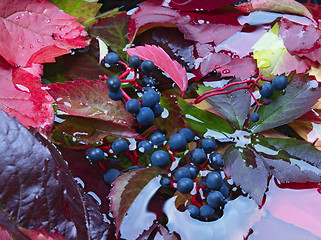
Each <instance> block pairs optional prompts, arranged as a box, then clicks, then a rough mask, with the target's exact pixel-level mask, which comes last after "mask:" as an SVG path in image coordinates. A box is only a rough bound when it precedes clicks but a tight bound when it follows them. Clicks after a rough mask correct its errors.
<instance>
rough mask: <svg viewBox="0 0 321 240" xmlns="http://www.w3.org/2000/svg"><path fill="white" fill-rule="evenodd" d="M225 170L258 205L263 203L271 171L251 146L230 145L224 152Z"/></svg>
mask: <svg viewBox="0 0 321 240" xmlns="http://www.w3.org/2000/svg"><path fill="white" fill-rule="evenodd" d="M224 161H225V163H224V166H225V168H224V172H225V174H226V175H227V176H229V177H232V179H233V181H234V182H235V184H236V185H238V186H241V188H242V189H243V190H244V191H245V192H247V193H248V194H249V195H250V196H251V197H252V198H253V199H254V200H255V202H256V203H257V204H258V205H262V201H263V197H264V194H265V192H266V189H267V183H268V177H269V173H268V171H267V169H266V168H265V166H264V164H263V161H262V158H261V156H260V155H259V154H257V153H256V152H254V151H253V150H251V149H250V148H236V147H235V146H234V145H232V146H230V147H229V148H228V149H227V150H226V152H225V154H224Z"/></svg>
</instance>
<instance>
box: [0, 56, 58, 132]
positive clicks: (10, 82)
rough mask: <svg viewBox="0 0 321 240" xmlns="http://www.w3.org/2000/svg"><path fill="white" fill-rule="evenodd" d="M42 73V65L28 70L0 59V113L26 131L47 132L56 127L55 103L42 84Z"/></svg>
mask: <svg viewBox="0 0 321 240" xmlns="http://www.w3.org/2000/svg"><path fill="white" fill-rule="evenodd" d="M30 72H31V73H30ZM40 72H42V69H41V68H40V66H39V65H34V67H32V68H25V69H23V68H18V67H12V66H11V65H10V64H9V63H7V62H6V61H5V60H4V59H3V58H2V57H0V76H1V77H0V84H1V88H0V109H2V110H4V111H5V112H6V113H8V114H9V115H10V116H11V117H16V118H17V119H18V120H19V121H20V122H21V123H22V124H23V125H24V126H25V127H33V128H36V129H38V130H39V131H46V130H49V129H50V128H51V127H52V124H53V117H54V111H53V108H52V106H51V103H52V102H53V99H52V97H51V96H50V95H49V94H48V93H47V92H46V91H45V90H44V89H43V86H42V85H41V84H40V77H39V75H38V74H39V73H40ZM33 74H36V75H33Z"/></svg>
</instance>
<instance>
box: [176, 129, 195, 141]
mask: <svg viewBox="0 0 321 240" xmlns="http://www.w3.org/2000/svg"><path fill="white" fill-rule="evenodd" d="M179 133H182V134H183V135H184V136H185V138H186V141H187V142H191V141H193V140H194V137H195V134H194V133H193V132H192V130H191V129H189V128H182V129H181V130H180V131H179Z"/></svg>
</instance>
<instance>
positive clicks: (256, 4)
mask: <svg viewBox="0 0 321 240" xmlns="http://www.w3.org/2000/svg"><path fill="white" fill-rule="evenodd" d="M237 8H238V9H239V10H241V11H244V12H254V11H269V12H281V13H291V14H294V15H302V16H305V17H307V18H310V19H311V20H312V21H315V20H314V19H313V16H312V14H311V13H310V12H309V10H308V9H307V8H306V7H305V6H304V5H303V4H301V3H299V2H297V1H295V0H251V1H249V2H245V3H241V4H240V5H238V6H237Z"/></svg>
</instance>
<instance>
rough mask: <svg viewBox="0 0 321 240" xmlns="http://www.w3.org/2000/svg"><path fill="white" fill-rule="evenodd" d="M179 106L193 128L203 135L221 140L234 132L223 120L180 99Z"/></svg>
mask: <svg viewBox="0 0 321 240" xmlns="http://www.w3.org/2000/svg"><path fill="white" fill-rule="evenodd" d="M178 102H179V105H180V106H181V108H182V112H183V113H184V115H185V119H186V120H187V121H188V122H189V123H190V124H191V126H192V128H193V129H194V130H196V131H199V132H201V133H207V132H208V133H209V134H211V136H213V137H214V136H216V137H219V138H222V137H227V135H228V134H232V133H233V132H234V130H233V128H232V127H231V126H230V124H229V123H228V122H227V121H226V120H225V119H223V118H221V117H219V116H217V115H215V114H213V113H211V112H208V111H204V110H201V109H198V108H197V107H194V106H193V105H192V104H189V103H187V102H185V101H184V100H183V99H181V98H178Z"/></svg>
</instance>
